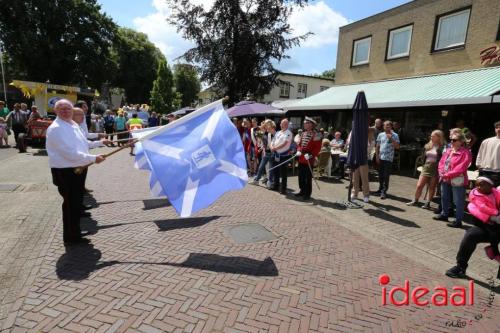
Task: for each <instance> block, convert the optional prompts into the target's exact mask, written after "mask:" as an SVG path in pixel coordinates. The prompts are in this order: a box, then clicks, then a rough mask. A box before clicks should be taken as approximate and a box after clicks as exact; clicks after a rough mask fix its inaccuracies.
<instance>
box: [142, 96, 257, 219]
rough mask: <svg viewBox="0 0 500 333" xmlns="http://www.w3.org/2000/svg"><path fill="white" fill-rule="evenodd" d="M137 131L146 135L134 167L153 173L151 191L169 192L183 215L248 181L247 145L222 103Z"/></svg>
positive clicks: (143, 136) (155, 194) (176, 207)
mask: <svg viewBox="0 0 500 333" xmlns="http://www.w3.org/2000/svg"><path fill="white" fill-rule="evenodd" d="M132 135H133V137H136V138H140V139H141V142H140V143H139V144H138V145H137V148H136V161H135V166H136V167H137V168H138V169H144V170H149V171H150V172H151V175H150V182H149V183H150V184H149V185H150V188H151V193H152V194H153V195H154V196H167V197H168V199H169V200H170V202H171V203H172V206H173V207H174V208H175V210H176V211H177V213H178V214H179V215H180V216H181V217H188V216H191V215H192V214H194V213H195V212H197V211H199V210H200V209H203V208H205V207H208V206H210V205H211V204H212V203H213V202H214V201H216V200H217V199H218V198H219V197H220V196H221V195H222V194H224V193H225V192H227V191H231V190H238V189H241V188H243V187H244V186H245V185H246V183H247V180H248V177H247V173H246V161H245V153H244V150H243V144H242V143H241V139H240V137H239V134H238V131H237V129H236V128H235V127H234V125H233V124H232V123H231V121H230V119H229V117H228V116H227V114H226V112H225V110H224V108H223V106H222V102H221V101H217V102H214V103H212V104H209V105H207V106H205V107H203V108H201V109H199V110H197V111H195V112H193V113H191V114H189V115H187V116H185V117H183V118H181V119H179V120H177V121H175V122H173V123H171V124H168V125H166V126H162V127H159V128H156V129H150V130H142V131H137V132H134V133H133V134H132Z"/></svg>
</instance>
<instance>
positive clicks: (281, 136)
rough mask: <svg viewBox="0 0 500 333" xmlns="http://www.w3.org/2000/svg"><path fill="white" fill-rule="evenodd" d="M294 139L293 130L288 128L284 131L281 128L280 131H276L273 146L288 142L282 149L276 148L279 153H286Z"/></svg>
mask: <svg viewBox="0 0 500 333" xmlns="http://www.w3.org/2000/svg"><path fill="white" fill-rule="evenodd" d="M292 140H293V136H292V132H290V130H288V129H287V130H284V131H283V130H281V131H279V132H276V136H275V137H274V142H273V146H274V147H278V146H281V145H282V144H284V143H285V142H286V144H285V145H284V146H283V147H281V148H280V149H278V150H276V152H277V153H278V154H284V153H286V152H287V151H289V150H290V145H291V144H292Z"/></svg>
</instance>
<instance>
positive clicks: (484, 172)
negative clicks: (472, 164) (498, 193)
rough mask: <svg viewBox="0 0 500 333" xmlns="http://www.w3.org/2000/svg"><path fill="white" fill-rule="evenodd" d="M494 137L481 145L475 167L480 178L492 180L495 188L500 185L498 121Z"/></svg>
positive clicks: (499, 130) (499, 125)
mask: <svg viewBox="0 0 500 333" xmlns="http://www.w3.org/2000/svg"><path fill="white" fill-rule="evenodd" d="M495 134H496V136H494V137H491V138H488V139H486V140H484V141H483V142H482V143H481V147H480V148H479V152H478V153H477V158H476V166H477V168H478V169H479V175H480V176H486V177H488V178H490V179H491V180H493V182H494V183H495V186H499V185H500V121H497V122H496V123H495Z"/></svg>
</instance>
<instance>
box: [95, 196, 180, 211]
mask: <svg viewBox="0 0 500 333" xmlns="http://www.w3.org/2000/svg"><path fill="white" fill-rule="evenodd" d="M138 201H142V203H143V204H144V207H143V208H142V210H150V209H157V208H164V207H168V206H171V204H170V201H168V199H167V198H160V199H158V198H156V199H133V200H110V201H101V202H97V201H96V200H95V199H94V198H86V200H85V202H86V203H87V204H89V205H93V206H94V207H99V206H100V205H110V204H114V203H117V202H138Z"/></svg>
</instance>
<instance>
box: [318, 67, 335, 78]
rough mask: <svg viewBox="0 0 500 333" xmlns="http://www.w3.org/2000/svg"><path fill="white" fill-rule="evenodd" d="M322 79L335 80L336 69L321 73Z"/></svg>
mask: <svg viewBox="0 0 500 333" xmlns="http://www.w3.org/2000/svg"><path fill="white" fill-rule="evenodd" d="M320 77H324V78H327V79H335V68H333V69H329V70H326V71H324V72H323V73H321V75H320Z"/></svg>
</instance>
